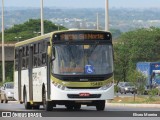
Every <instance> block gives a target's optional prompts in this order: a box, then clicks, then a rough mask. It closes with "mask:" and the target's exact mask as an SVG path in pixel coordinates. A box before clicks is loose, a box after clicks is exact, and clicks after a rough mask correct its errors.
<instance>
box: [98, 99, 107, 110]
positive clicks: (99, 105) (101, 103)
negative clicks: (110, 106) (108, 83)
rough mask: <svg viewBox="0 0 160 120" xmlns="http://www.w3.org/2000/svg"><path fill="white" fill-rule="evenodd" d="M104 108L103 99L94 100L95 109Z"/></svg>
mask: <svg viewBox="0 0 160 120" xmlns="http://www.w3.org/2000/svg"><path fill="white" fill-rule="evenodd" d="M104 108H105V100H100V101H97V102H96V109H97V111H103V110H104Z"/></svg>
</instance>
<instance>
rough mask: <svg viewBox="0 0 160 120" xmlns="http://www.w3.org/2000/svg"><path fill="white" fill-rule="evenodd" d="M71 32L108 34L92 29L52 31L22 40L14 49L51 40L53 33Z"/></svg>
mask: <svg viewBox="0 0 160 120" xmlns="http://www.w3.org/2000/svg"><path fill="white" fill-rule="evenodd" d="M72 31H77V32H78V31H95V32H96V31H97V32H108V33H110V32H109V31H104V30H92V29H77V30H74V29H72V30H62V31H54V32H50V33H47V34H44V35H41V36H37V37H34V38H30V39H27V40H24V41H20V42H18V43H16V44H15V47H19V46H22V45H26V44H29V43H32V42H36V41H39V40H41V39H45V38H49V37H50V38H51V37H52V35H53V34H54V33H63V32H72Z"/></svg>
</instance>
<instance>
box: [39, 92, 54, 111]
mask: <svg viewBox="0 0 160 120" xmlns="http://www.w3.org/2000/svg"><path fill="white" fill-rule="evenodd" d="M42 101H43V107H44V109H45V110H46V111H52V110H53V106H52V103H51V101H47V100H46V92H45V91H44V92H43V95H42Z"/></svg>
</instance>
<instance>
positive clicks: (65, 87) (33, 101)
mask: <svg viewBox="0 0 160 120" xmlns="http://www.w3.org/2000/svg"><path fill="white" fill-rule="evenodd" d="M14 97H15V99H16V100H17V101H19V102H20V103H21V104H22V103H24V106H25V109H39V108H40V105H43V107H44V109H45V110H46V111H52V110H53V108H54V107H56V106H57V105H64V106H65V108H66V109H67V110H79V109H81V106H82V105H87V106H95V108H96V110H97V111H103V110H104V109H105V101H106V100H112V99H113V98H114V80H113V46H112V35H111V33H110V32H106V31H98V30H66V31H56V32H51V33H48V34H44V35H42V36H38V37H35V38H31V39H28V40H24V41H21V42H18V43H16V44H15V59H14Z"/></svg>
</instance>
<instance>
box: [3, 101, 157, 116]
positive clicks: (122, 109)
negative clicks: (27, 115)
mask: <svg viewBox="0 0 160 120" xmlns="http://www.w3.org/2000/svg"><path fill="white" fill-rule="evenodd" d="M0 111H1V112H3V111H12V112H21V111H23V112H36V113H37V112H40V113H42V116H52V117H53V116H55V117H61V116H65V117H93V116H94V117H114V116H116V117H121V116H122V117H132V116H133V113H136V114H137V113H138V114H139V113H146V112H147V113H157V111H160V107H154V106H153V107H147V106H146V107H137V106H127V105H116V104H115V105H113V104H110V103H106V108H105V111H96V108H95V107H94V106H88V107H86V106H82V108H81V110H80V111H67V109H66V108H65V107H64V106H57V107H56V108H54V109H53V111H51V112H45V111H44V109H43V107H42V106H41V107H40V110H25V108H24V105H23V104H19V103H18V102H16V101H14V102H13V101H9V103H7V104H6V103H0ZM158 116H159V117H160V112H158Z"/></svg>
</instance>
